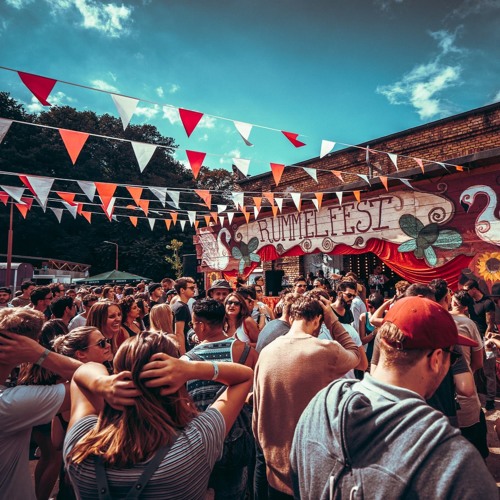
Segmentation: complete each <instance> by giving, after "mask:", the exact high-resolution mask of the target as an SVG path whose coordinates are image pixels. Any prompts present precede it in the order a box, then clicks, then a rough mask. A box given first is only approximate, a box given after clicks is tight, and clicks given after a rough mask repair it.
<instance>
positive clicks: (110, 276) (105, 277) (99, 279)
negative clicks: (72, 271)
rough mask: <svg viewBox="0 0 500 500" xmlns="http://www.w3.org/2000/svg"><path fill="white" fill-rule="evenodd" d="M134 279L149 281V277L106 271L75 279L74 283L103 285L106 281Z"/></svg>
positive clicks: (116, 281) (125, 281)
mask: <svg viewBox="0 0 500 500" xmlns="http://www.w3.org/2000/svg"><path fill="white" fill-rule="evenodd" d="M134 281H151V278H144V277H143V276H139V275H137V274H132V273H125V272H123V271H117V270H116V269H114V270H113V271H106V272H105V273H101V274H96V275H95V276H89V277H88V278H83V279H78V280H75V283H79V284H87V285H104V284H106V283H122V284H123V283H132V282H134Z"/></svg>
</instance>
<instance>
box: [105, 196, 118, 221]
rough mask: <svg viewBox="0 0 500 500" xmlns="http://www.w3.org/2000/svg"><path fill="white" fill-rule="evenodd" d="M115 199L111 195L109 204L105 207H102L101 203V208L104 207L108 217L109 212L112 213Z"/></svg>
mask: <svg viewBox="0 0 500 500" xmlns="http://www.w3.org/2000/svg"><path fill="white" fill-rule="evenodd" d="M115 201H116V198H115V197H114V196H113V198H111V201H110V202H109V205H108V206H107V207H104V205H103V208H104V211H105V212H106V213H107V214H108V217H111V218H113V217H112V216H111V214H112V213H113V209H114V208H115Z"/></svg>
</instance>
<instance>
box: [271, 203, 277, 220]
mask: <svg viewBox="0 0 500 500" xmlns="http://www.w3.org/2000/svg"><path fill="white" fill-rule="evenodd" d="M271 210H272V211H273V217H276V216H277V215H278V210H279V209H278V207H277V206H276V205H273V206H272V207H271Z"/></svg>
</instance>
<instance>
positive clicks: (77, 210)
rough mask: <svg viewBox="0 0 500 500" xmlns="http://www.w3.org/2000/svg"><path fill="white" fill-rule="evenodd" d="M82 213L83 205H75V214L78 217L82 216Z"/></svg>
mask: <svg viewBox="0 0 500 500" xmlns="http://www.w3.org/2000/svg"><path fill="white" fill-rule="evenodd" d="M82 211H83V203H77V204H76V213H77V214H78V215H82Z"/></svg>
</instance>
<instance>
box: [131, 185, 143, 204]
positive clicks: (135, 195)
mask: <svg viewBox="0 0 500 500" xmlns="http://www.w3.org/2000/svg"><path fill="white" fill-rule="evenodd" d="M127 191H128V192H129V193H130V196H132V199H133V200H134V201H135V203H136V205H138V206H139V201H140V200H141V196H142V191H143V188H141V187H135V186H127Z"/></svg>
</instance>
